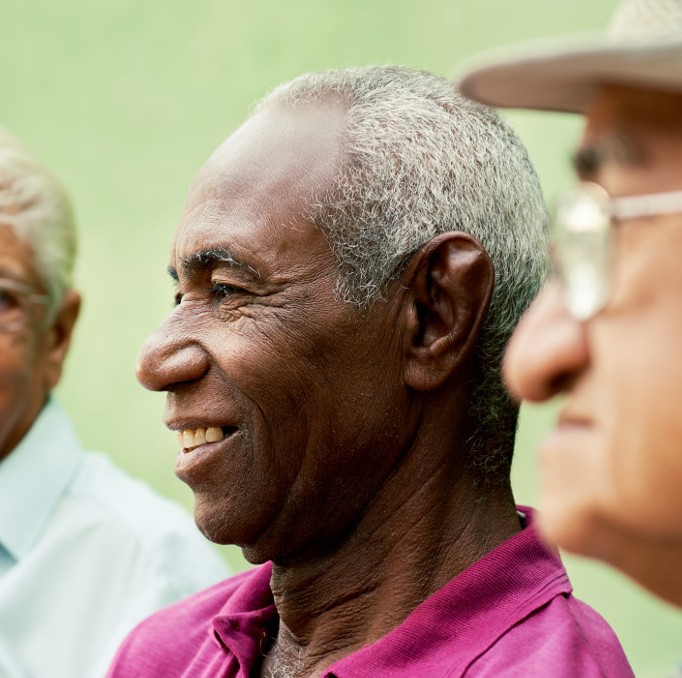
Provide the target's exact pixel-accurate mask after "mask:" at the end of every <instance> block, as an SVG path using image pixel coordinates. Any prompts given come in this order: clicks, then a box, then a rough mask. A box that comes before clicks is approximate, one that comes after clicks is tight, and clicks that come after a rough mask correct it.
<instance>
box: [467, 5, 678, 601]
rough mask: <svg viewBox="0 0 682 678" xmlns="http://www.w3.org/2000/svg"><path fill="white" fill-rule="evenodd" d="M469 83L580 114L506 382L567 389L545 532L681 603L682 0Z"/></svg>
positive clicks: (641, 11)
mask: <svg viewBox="0 0 682 678" xmlns="http://www.w3.org/2000/svg"><path fill="white" fill-rule="evenodd" d="M459 87H460V89H461V91H462V92H463V93H465V94H466V95H467V96H469V97H471V98H473V99H476V100H478V101H481V102H484V103H487V104H492V105H496V106H507V107H518V108H535V109H542V110H554V111H565V112H575V113H581V114H583V115H584V116H585V118H586V126H585V129H584V132H583V135H582V139H581V142H580V146H579V148H578V151H577V153H576V156H575V166H576V171H577V174H578V177H579V180H580V183H579V185H578V187H577V188H575V189H574V190H572V191H570V192H569V193H567V194H565V195H564V196H563V197H562V198H561V199H560V200H559V201H558V202H557V206H556V212H555V217H554V225H553V231H554V247H553V253H554V263H555V276H554V278H553V280H552V281H550V283H549V284H548V285H547V287H546V288H545V289H544V291H543V292H541V294H540V296H539V298H538V299H537V300H536V302H535V304H534V305H533V306H532V307H531V309H530V311H529V312H528V313H527V315H526V316H525V319H524V320H523V321H522V323H521V325H520V326H519V328H518V331H517V332H516V334H515V336H514V337H513V338H512V340H511V343H510V345H509V348H508V351H507V355H506V360H505V374H506V381H507V384H508V386H509V388H510V390H511V391H512V393H513V394H514V395H515V396H516V397H517V398H519V399H524V400H528V401H531V402H543V401H546V400H549V399H550V398H552V397H554V396H556V395H563V396H564V399H563V404H562V406H561V409H560V413H559V416H558V420H557V424H556V428H555V430H554V431H553V432H552V434H551V435H550V436H549V437H548V438H547V439H546V440H545V441H544V443H543V444H542V446H541V449H540V465H541V485H542V496H541V508H542V509H543V515H542V517H541V518H540V523H541V529H542V531H543V532H544V534H545V535H546V537H547V538H549V539H550V540H551V541H553V542H555V543H557V544H559V545H560V546H562V547H564V548H566V549H568V550H570V551H574V552H576V553H581V554H584V555H588V556H592V557H595V558H598V559H600V560H603V561H605V562H607V563H610V564H611V565H614V566H615V567H617V568H619V569H620V570H622V571H623V572H625V573H626V574H628V575H629V576H630V577H632V578H634V579H635V580H637V581H638V582H640V583H641V584H642V585H643V586H645V587H646V588H648V589H649V590H651V591H653V592H654V593H656V594H657V595H659V596H660V597H662V598H664V599H666V600H668V601H670V602H672V603H673V604H676V605H678V606H682V575H681V574H680V573H681V572H682V492H681V491H680V485H681V483H682V417H681V416H680V402H682V360H681V359H680V337H681V336H682V265H681V264H680V258H681V256H682V162H680V159H681V158H682V2H680V0H626V2H623V3H622V5H621V6H620V7H619V9H618V11H617V12H616V14H615V16H614V18H613V20H612V22H611V24H610V27H609V30H608V32H607V33H606V34H605V35H604V36H602V37H600V38H599V39H598V40H591V41H587V40H586V41H585V42H584V43H578V44H576V43H573V44H571V45H568V46H566V47H562V46H560V45H559V44H558V43H557V44H555V45H554V46H553V47H551V48H547V46H546V44H545V46H541V47H538V48H537V49H534V50H530V51H528V50H526V51H525V52H520V51H519V52H516V54H510V53H509V52H508V53H507V55H506V56H505V57H504V58H501V57H500V55H499V54H498V55H497V56H496V57H493V58H484V59H483V60H480V61H479V62H478V63H477V64H474V65H473V66H471V67H469V69H468V71H467V72H466V73H465V75H464V76H463V77H462V78H461V80H460V83H459Z"/></svg>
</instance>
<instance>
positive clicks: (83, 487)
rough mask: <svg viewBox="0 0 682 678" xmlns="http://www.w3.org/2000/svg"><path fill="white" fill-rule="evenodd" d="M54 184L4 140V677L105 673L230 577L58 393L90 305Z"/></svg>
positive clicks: (0, 259) (0, 471)
mask: <svg viewBox="0 0 682 678" xmlns="http://www.w3.org/2000/svg"><path fill="white" fill-rule="evenodd" d="M75 251H76V247H75V231H74V225H73V218H72V214H71V209H70V206H69V202H68V199H67V198H66V196H65V195H64V192H63V190H62V189H61V187H60V186H59V184H58V183H57V182H56V180H55V179H54V178H53V177H52V176H51V175H50V174H49V173H48V172H46V171H45V170H44V169H43V168H42V167H40V166H39V165H38V164H37V163H36V162H35V160H34V159H33V158H32V157H31V156H30V155H29V154H28V153H27V151H26V150H25V149H23V148H22V147H21V146H20V145H19V144H18V143H17V142H15V141H14V140H11V139H8V138H5V137H3V136H0V676H2V678H43V677H45V678H47V677H49V678H89V677H91V676H92V677H93V678H94V677H96V676H101V675H102V674H103V673H104V671H105V670H106V667H107V666H108V664H109V662H110V660H111V657H112V656H113V653H114V651H115V649H116V647H117V645H118V643H119V642H120V640H121V639H122V637H123V636H124V635H125V634H126V633H127V632H128V631H129V630H130V629H131V628H132V626H134V625H135V624H136V623H137V622H138V621H140V620H141V619H142V618H144V617H146V616H147V615H149V614H150V613H151V612H153V611H155V610H157V609H159V608H161V607H163V606H165V605H167V604H169V603H171V602H174V601H176V600H179V599H181V598H184V597H185V596H187V595H189V594H190V593H193V592H194V591H197V590H198V589H201V588H204V587H205V586H208V585H210V584H212V583H214V582H216V581H218V580H220V579H222V578H224V577H225V576H227V575H228V574H229V572H228V570H227V567H226V565H225V564H224V563H223V561H222V559H221V558H220V557H219V556H218V554H217V553H216V552H215V551H214V550H213V549H212V547H211V546H210V545H209V544H208V542H206V541H205V539H204V538H203V537H202V536H201V535H200V534H199V532H198V530H197V529H196V527H195V525H194V524H193V521H192V520H191V518H190V517H189V516H188V515H187V514H186V513H185V512H184V511H183V510H182V509H181V508H180V507H178V506H176V505H175V504H173V503H172V502H170V501H168V500H166V499H163V498H161V497H159V496H158V495H156V494H155V493H154V492H153V491H152V490H151V489H150V488H149V487H147V486H146V485H144V484H143V483H141V482H139V481H136V480H134V479H132V478H130V477H129V476H127V475H126V474H125V473H123V472H122V471H121V470H119V469H118V468H116V467H115V466H114V465H113V464H112V462H111V461H110V460H109V459H108V458H107V457H105V456H103V455H100V454H93V453H87V452H85V451H84V450H83V449H82V448H81V445H80V443H79V441H78V438H77V436H76V434H75V431H74V430H73V428H72V426H71V424H70V422H69V419H68V417H67V415H66V413H65V412H64V411H63V410H62V409H61V407H60V406H59V404H58V403H57V402H56V401H55V400H54V399H53V398H52V397H51V396H50V393H51V391H52V389H53V388H54V387H55V386H56V384H57V383H58V381H59V378H60V375H61V370H62V365H63V362H64V359H65V357H66V354H67V352H68V348H69V342H70V338H71V334H72V330H73V327H74V324H75V322H76V320H77V317H78V311H79V308H80V296H79V294H78V293H77V292H76V291H75V290H74V289H73V288H72V286H71V285H72V281H71V278H72V271H73V264H74V258H75Z"/></svg>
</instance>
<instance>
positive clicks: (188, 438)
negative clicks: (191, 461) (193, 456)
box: [177, 426, 225, 452]
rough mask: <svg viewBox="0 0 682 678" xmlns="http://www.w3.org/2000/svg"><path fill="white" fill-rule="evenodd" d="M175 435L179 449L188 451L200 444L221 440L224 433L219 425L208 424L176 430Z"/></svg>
mask: <svg viewBox="0 0 682 678" xmlns="http://www.w3.org/2000/svg"><path fill="white" fill-rule="evenodd" d="M177 436H178V445H179V447H180V450H181V451H183V452H190V451H191V450H193V449H195V448H197V447H199V446H200V445H204V444H206V443H217V442H219V441H221V440H222V439H223V438H224V437H225V434H224V433H223V429H222V428H220V427H219V426H209V427H199V428H188V429H184V430H183V431H177Z"/></svg>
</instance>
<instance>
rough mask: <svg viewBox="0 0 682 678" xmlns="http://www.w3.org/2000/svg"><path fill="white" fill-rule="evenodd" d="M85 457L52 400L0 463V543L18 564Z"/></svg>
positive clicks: (65, 420) (67, 423) (61, 413)
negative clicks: (82, 456)
mask: <svg viewBox="0 0 682 678" xmlns="http://www.w3.org/2000/svg"><path fill="white" fill-rule="evenodd" d="M81 454H82V452H81V447H80V444H79V442H78V438H77V437H76V433H75V431H74V430H73V427H72V426H71V423H70V422H69V420H68V417H67V416H66V413H65V412H64V410H63V409H62V408H61V407H60V406H59V405H58V404H57V402H56V401H55V400H54V399H52V398H50V399H49V400H48V402H47V404H46V405H45V407H44V408H43V409H42V411H41V413H40V414H39V415H38V418H37V419H36V420H35V422H34V423H33V426H31V428H30V430H29V431H28V433H27V434H26V435H25V436H24V438H23V439H22V440H21V441H20V443H19V444H18V445H17V447H15V448H14V450H13V451H12V452H11V453H10V454H9V456H7V457H6V458H5V459H4V460H3V461H2V462H0V543H1V544H2V545H3V546H4V547H5V549H6V550H7V551H8V552H9V553H10V554H11V555H12V556H13V557H14V558H15V559H17V560H19V559H20V558H21V557H23V556H24V555H25V554H26V553H27V552H28V550H29V549H30V548H31V546H32V545H33V543H34V542H35V541H36V539H37V538H38V536H39V535H40V533H41V531H42V529H43V527H44V525H45V523H46V522H47V519H48V518H49V516H50V514H51V513H52V512H53V510H54V508H55V506H56V504H57V502H58V501H59V499H60V498H61V496H62V495H63V494H64V491H65V489H66V487H67V485H68V484H69V482H70V480H71V478H72V477H73V475H74V473H75V472H76V469H77V467H78V464H79V461H80V457H81Z"/></svg>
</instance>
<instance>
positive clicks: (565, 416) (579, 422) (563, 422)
mask: <svg viewBox="0 0 682 678" xmlns="http://www.w3.org/2000/svg"><path fill="white" fill-rule="evenodd" d="M591 423H592V419H591V418H590V417H587V416H585V415H583V414H581V413H580V412H578V411H574V410H571V409H570V408H568V407H564V408H562V409H561V411H560V412H559V416H558V417H557V424H558V425H559V426H588V425H590V424H591Z"/></svg>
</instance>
